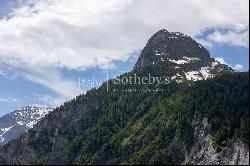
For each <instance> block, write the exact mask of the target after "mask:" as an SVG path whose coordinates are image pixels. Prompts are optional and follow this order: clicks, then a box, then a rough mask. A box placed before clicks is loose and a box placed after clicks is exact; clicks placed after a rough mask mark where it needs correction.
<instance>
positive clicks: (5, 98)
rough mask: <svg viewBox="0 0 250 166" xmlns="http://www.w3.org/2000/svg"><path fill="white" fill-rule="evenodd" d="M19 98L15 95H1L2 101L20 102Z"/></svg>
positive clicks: (0, 100)
mask: <svg viewBox="0 0 250 166" xmlns="http://www.w3.org/2000/svg"><path fill="white" fill-rule="evenodd" d="M18 101H19V99H18V98H15V97H0V102H14V103H15V102H18Z"/></svg>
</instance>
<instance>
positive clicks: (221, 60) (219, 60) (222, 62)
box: [214, 57, 228, 65]
mask: <svg viewBox="0 0 250 166" xmlns="http://www.w3.org/2000/svg"><path fill="white" fill-rule="evenodd" d="M214 59H215V60H216V61H217V62H220V63H221V64H225V65H228V63H227V62H225V60H224V58H221V57H216V58H214Z"/></svg>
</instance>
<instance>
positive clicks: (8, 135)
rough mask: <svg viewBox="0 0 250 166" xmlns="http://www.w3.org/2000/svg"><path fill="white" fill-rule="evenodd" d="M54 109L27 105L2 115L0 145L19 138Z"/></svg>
mask: <svg viewBox="0 0 250 166" xmlns="http://www.w3.org/2000/svg"><path fill="white" fill-rule="evenodd" d="M52 110H53V109H52V108H42V107H36V106H26V107H22V108H20V109H17V110H15V111H13V112H11V113H9V114H6V115H4V116H2V117H0V145H4V144H5V143H7V142H9V141H10V140H12V139H15V138H18V137H19V136H20V135H21V134H23V133H25V132H26V131H27V130H28V129H31V128H32V127H33V126H34V125H35V124H36V123H37V122H38V121H39V120H40V119H41V118H43V117H44V116H45V115H47V114H48V113H49V112H51V111H52Z"/></svg>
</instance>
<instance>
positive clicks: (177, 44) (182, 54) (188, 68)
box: [133, 29, 233, 80]
mask: <svg viewBox="0 0 250 166" xmlns="http://www.w3.org/2000/svg"><path fill="white" fill-rule="evenodd" d="M215 66H216V67H215ZM149 68H150V69H151V70H155V71H157V72H158V73H159V74H161V75H162V74H164V75H165V76H168V77H174V78H177V76H178V77H179V76H180V75H182V78H181V80H183V79H186V80H201V79H206V78H209V77H213V76H214V75H215V73H216V74H218V73H221V72H224V71H226V70H227V71H231V72H232V71H233V70H232V69H231V68H229V67H228V66H225V65H223V64H220V63H219V62H217V61H215V60H214V59H213V58H210V54H209V52H208V50H207V49H206V48H205V47H203V46H202V45H201V44H199V43H197V42H196V41H195V40H194V39H192V38H191V37H190V36H188V35H185V34H183V33H180V32H169V31H167V30H165V29H162V30H160V31H158V32H156V33H155V34H154V35H153V36H152V37H151V38H150V39H149V40H148V42H147V44H146V46H145V47H144V49H143V50H142V52H141V55H140V57H139V59H138V61H137V62H136V64H135V66H134V69H133V71H135V72H143V71H145V70H148V69H149ZM216 68H219V70H216ZM188 72H189V74H188ZM190 74H191V75H192V77H194V78H195V79H193V78H192V77H191V78H190V76H189V75H190ZM187 75H188V76H187ZM194 75H197V76H194ZM198 75H199V76H198Z"/></svg>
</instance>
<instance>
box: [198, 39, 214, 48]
mask: <svg viewBox="0 0 250 166" xmlns="http://www.w3.org/2000/svg"><path fill="white" fill-rule="evenodd" d="M196 41H197V42H198V43H200V44H201V45H203V46H204V47H206V48H211V47H212V46H213V43H212V42H210V41H208V40H204V39H196Z"/></svg>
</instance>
